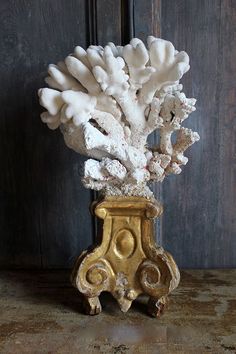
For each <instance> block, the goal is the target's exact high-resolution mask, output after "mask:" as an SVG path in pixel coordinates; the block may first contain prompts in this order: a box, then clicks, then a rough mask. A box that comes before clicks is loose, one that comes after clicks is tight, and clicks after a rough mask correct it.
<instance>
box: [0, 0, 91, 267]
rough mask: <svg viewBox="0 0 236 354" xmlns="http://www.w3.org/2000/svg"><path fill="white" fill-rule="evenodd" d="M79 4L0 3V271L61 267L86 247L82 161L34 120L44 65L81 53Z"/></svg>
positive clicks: (87, 225) (88, 231) (81, 12)
mask: <svg viewBox="0 0 236 354" xmlns="http://www.w3.org/2000/svg"><path fill="white" fill-rule="evenodd" d="M85 10H86V9H85V2H84V1H78V0H72V1H71V0H70V1H67V0H57V1H54V0H47V1H43V0H38V1H33V0H30V1H29V0H21V1H17V0H9V1H1V3H0V23H1V31H0V33H1V41H0V51H1V53H2V59H1V65H0V71H1V82H2V85H1V88H0V90H1V92H0V97H1V98H0V99H1V107H2V114H1V119H0V135H1V137H0V141H1V148H0V160H1V162H0V165H1V173H0V193H1V199H0V215H1V216H0V221H1V226H0V230H1V231H0V232H1V237H0V250H1V251H0V265H1V266H20V267H24V266H27V267H31V266H32V267H33V266H37V267H41V266H43V267H65V266H70V265H71V263H72V261H73V259H74V257H75V256H76V255H77V254H78V253H79V252H80V251H81V250H82V249H83V248H84V247H86V246H87V244H89V243H90V242H91V222H90V220H91V219H90V215H89V212H88V205H89V202H90V193H89V192H88V191H87V190H85V189H84V188H82V186H81V183H80V177H79V171H80V168H81V161H82V159H81V158H80V157H79V156H78V155H77V154H76V153H74V152H73V151H71V150H69V149H68V148H66V147H65V144H64V142H63V138H62V135H61V134H60V132H59V131H49V129H48V128H47V127H46V125H44V124H42V123H41V121H40V118H39V114H40V111H41V109H40V107H39V104H38V98H37V90H38V88H39V87H42V85H44V83H43V78H44V77H45V74H46V69H47V65H48V64H49V63H51V62H52V63H53V62H56V61H58V60H60V59H62V58H64V57H65V56H66V55H67V54H68V53H70V52H71V51H72V49H73V47H74V46H75V45H77V44H80V45H84V46H85V47H86V45H87V43H86V22H85V19H86V13H85Z"/></svg>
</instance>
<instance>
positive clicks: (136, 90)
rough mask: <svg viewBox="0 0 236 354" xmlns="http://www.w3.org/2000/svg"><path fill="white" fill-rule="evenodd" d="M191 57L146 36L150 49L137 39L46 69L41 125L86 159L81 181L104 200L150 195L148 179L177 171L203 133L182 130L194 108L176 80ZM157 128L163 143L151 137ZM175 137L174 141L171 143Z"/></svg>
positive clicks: (158, 179) (92, 49) (94, 48)
mask: <svg viewBox="0 0 236 354" xmlns="http://www.w3.org/2000/svg"><path fill="white" fill-rule="evenodd" d="M188 70H189V57H188V55H187V53H185V52H183V51H182V52H178V51H177V50H175V48H174V46H173V44H172V43H171V42H168V41H165V40H163V39H160V38H155V37H153V36H149V37H148V39H147V48H146V46H145V45H144V43H143V42H142V41H141V40H140V39H137V38H133V39H132V40H131V41H130V44H127V45H125V46H124V47H123V46H115V45H114V44H113V43H108V44H107V45H106V46H105V47H104V48H103V47H101V46H94V45H91V46H90V47H89V48H88V49H87V50H86V51H85V50H84V49H83V48H81V47H79V46H78V47H76V48H75V50H74V53H73V54H70V55H69V56H68V57H67V58H66V59H65V61H64V62H59V63H58V64H57V65H54V64H51V65H49V69H48V74H49V76H48V77H47V78H46V80H45V81H46V83H47V84H48V85H49V87H50V88H42V89H40V90H39V98H40V104H41V105H42V106H43V107H44V108H46V110H47V111H46V112H43V113H42V114H41V118H42V121H43V122H44V123H47V125H48V127H49V128H50V129H56V128H58V127H60V129H61V132H62V133H63V136H64V140H65V143H66V145H67V146H69V147H70V148H72V149H73V150H75V151H76V152H78V153H80V154H83V155H86V156H89V157H90V158H89V159H88V160H87V161H86V162H85V165H84V176H83V178H82V181H83V183H84V185H85V187H87V188H91V189H94V190H99V191H102V192H103V193H105V194H106V195H137V196H138V195H139V196H145V197H151V196H152V192H151V191H150V189H149V187H148V182H153V181H154V182H162V181H163V180H164V178H165V177H166V176H167V175H168V174H170V173H173V174H179V173H180V172H181V166H182V165H185V164H186V163H187V161H188V158H187V157H186V156H184V152H185V150H186V149H187V148H188V147H189V146H191V145H192V144H193V143H194V142H195V141H197V140H199V135H198V133H196V132H193V131H192V130H191V129H187V128H184V127H182V126H181V125H182V123H183V121H184V120H185V119H186V118H188V116H189V114H190V113H191V112H193V111H194V110H195V103H196V100H195V99H194V98H186V96H185V94H184V93H183V92H181V90H182V85H180V84H179V80H180V79H181V78H182V76H183V75H184V74H185V73H186V72H187V71H188ZM156 130H158V131H159V137H160V139H159V144H158V145H157V146H153V147H152V146H149V145H148V143H147V138H148V135H150V134H152V133H153V132H154V131H156ZM173 133H175V135H174V136H175V139H173Z"/></svg>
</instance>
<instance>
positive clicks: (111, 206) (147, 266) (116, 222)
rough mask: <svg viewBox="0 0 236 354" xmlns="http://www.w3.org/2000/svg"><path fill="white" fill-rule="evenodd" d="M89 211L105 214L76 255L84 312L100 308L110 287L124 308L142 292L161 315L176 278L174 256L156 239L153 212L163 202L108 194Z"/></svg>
mask: <svg viewBox="0 0 236 354" xmlns="http://www.w3.org/2000/svg"><path fill="white" fill-rule="evenodd" d="M92 211H93V212H94V213H95V215H96V216H98V217H99V218H100V219H103V228H102V230H101V231H102V233H101V235H99V236H101V237H99V242H98V245H97V246H94V247H93V248H92V249H89V250H87V251H84V252H83V253H82V254H81V255H80V257H79V258H78V260H77V262H76V264H75V266H74V269H73V273H72V282H73V285H74V286H75V287H76V288H77V289H78V290H79V291H80V293H81V294H83V295H84V305H85V311H86V313H88V314H90V315H95V314H98V313H100V312H101V304H100V301H99V298H98V297H99V295H100V294H101V292H102V291H109V292H110V293H111V294H112V295H113V296H114V297H115V298H116V299H117V301H118V303H119V305H120V308H121V310H122V311H123V312H126V311H128V309H129V308H130V306H131V304H132V301H133V300H134V299H136V298H137V296H138V295H140V294H146V295H148V296H149V302H148V312H149V313H150V314H151V315H152V316H155V317H158V316H160V314H161V313H162V312H163V310H164V307H165V305H166V303H167V296H168V294H169V293H170V292H171V291H172V290H174V289H175V288H176V287H177V286H178V283H179V280H180V274H179V270H178V267H177V265H176V263H175V261H174V260H173V258H172V256H171V255H170V254H169V253H168V252H166V251H164V250H163V248H162V247H158V246H157V245H156V244H155V242H154V238H153V230H154V218H155V217H157V216H160V215H161V213H162V207H161V205H159V204H158V203H157V202H151V201H149V200H148V199H146V198H140V197H107V198H105V199H103V200H102V201H99V202H95V203H93V205H92Z"/></svg>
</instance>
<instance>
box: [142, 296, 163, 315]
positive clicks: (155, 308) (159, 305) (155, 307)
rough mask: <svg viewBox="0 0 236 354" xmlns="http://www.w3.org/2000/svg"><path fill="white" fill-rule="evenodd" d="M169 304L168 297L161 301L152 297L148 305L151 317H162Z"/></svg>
mask: <svg viewBox="0 0 236 354" xmlns="http://www.w3.org/2000/svg"><path fill="white" fill-rule="evenodd" d="M167 304H168V298H167V297H166V296H163V297H161V298H160V299H156V298H153V297H150V298H149V301H148V305H147V306H148V313H149V315H151V316H153V317H157V318H158V317H160V316H161V315H162V314H163V312H164V310H165V309H166V307H167Z"/></svg>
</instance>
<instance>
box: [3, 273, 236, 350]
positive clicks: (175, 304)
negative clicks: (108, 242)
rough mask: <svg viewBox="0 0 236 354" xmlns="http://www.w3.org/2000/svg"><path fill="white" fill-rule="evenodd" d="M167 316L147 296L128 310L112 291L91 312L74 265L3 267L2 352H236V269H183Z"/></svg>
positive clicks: (171, 298)
mask: <svg viewBox="0 0 236 354" xmlns="http://www.w3.org/2000/svg"><path fill="white" fill-rule="evenodd" d="M181 275H182V278H181V283H180V286H179V288H178V289H177V290H176V291H175V292H174V293H173V295H172V296H171V297H170V305H169V309H168V311H166V313H165V314H164V315H163V317H161V318H160V319H158V320H157V319H154V318H151V317H148V315H146V316H145V315H144V312H145V309H146V307H145V306H144V305H145V302H146V299H145V298H140V299H138V300H137V301H135V302H134V304H133V305H132V307H131V309H130V311H129V312H128V313H126V314H123V313H122V312H120V311H119V309H118V307H117V305H116V303H115V301H114V300H113V299H112V298H111V297H110V296H108V295H107V294H104V296H103V297H102V299H101V300H102V304H103V309H104V311H103V312H102V313H101V314H100V315H99V316H95V317H89V316H85V315H83V314H82V313H81V312H80V311H81V298H80V296H79V295H78V293H77V292H76V290H75V289H74V288H72V286H71V285H70V283H69V273H68V272H66V271H51V272H28V273H27V272H23V271H17V272H16V271H14V272H13V271H4V272H1V273H0V353H4V354H9V353H22V354H24V353H70V354H73V353H81V354H83V353H114V354H121V353H122V354H123V353H124V354H126V353H145V354H146V353H148V354H149V353H152V354H155V353H157V354H159V353H160V354H165V353H170V354H176V353H178V354H185V353H186V354H192V353H194V354H195V353H196V354H199V353H201V354H204V353H212V354H218V353H229V354H231V353H235V352H236V270H207V271H206V270H204V271H203V270H188V271H182V274H181Z"/></svg>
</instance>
